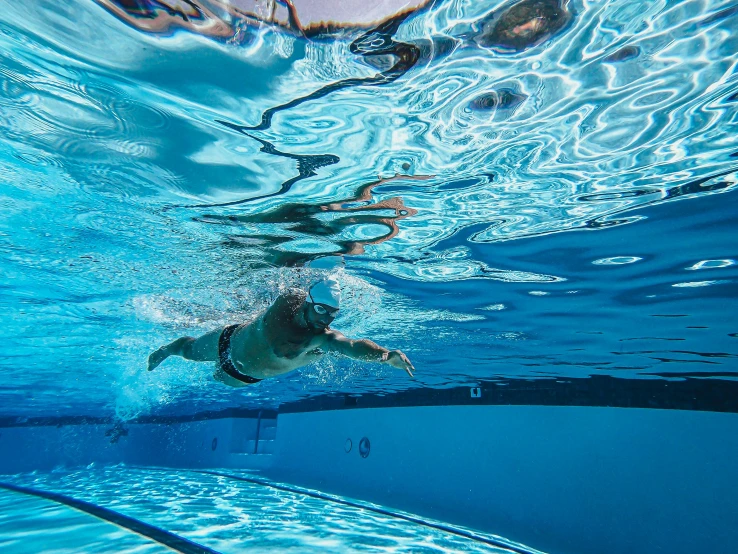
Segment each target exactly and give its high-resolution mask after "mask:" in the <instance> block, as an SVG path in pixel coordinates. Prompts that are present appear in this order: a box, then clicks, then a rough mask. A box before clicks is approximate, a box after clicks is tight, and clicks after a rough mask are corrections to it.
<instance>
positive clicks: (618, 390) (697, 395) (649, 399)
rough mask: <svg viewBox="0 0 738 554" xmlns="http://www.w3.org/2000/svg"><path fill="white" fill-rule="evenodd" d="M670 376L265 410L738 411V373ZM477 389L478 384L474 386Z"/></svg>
mask: <svg viewBox="0 0 738 554" xmlns="http://www.w3.org/2000/svg"><path fill="white" fill-rule="evenodd" d="M653 375H654V376H661V377H675V378H678V379H679V380H671V379H658V378H656V379H619V378H617V377H611V376H609V375H593V376H591V377H584V378H565V377H556V378H554V377H551V378H546V379H530V380H527V379H505V378H499V379H495V380H491V379H486V380H484V379H480V380H478V381H477V382H476V383H474V384H470V385H469V386H464V387H453V388H448V389H431V388H417V389H410V390H405V391H399V392H394V393H393V392H386V393H383V394H381V395H380V394H374V393H366V394H360V393H342V394H329V395H323V396H316V397H313V398H305V399H302V400H296V401H293V402H285V403H284V404H282V405H281V406H280V407H279V410H263V414H262V418H264V419H273V418H275V417H277V414H278V413H296V412H315V411H320V410H347V409H352V408H359V409H360V408H408V407H412V406H469V405H473V406H479V405H486V406H590V407H603V408H605V407H607V408H651V409H656V410H692V411H699V412H727V413H738V380H735V379H720V378H719V377H738V373H731V372H721V373H673V374H667V373H663V374H653ZM472 389H479V390H478V391H474V394H472ZM258 414H259V410H256V409H255V410H252V409H245V408H227V409H225V410H219V411H207V412H198V413H196V414H187V415H180V416H175V415H166V416H164V415H161V416H144V417H140V418H137V419H133V420H131V421H128V422H126V424H127V425H135V424H144V423H159V424H173V423H190V422H195V421H208V420H213V419H223V418H253V419H256V418H257V417H258ZM112 423H114V419H113V418H112V417H92V416H62V417H23V416H6V417H0V428H1V427H36V426H52V427H53V426H57V427H61V426H63V425H109V424H112Z"/></svg>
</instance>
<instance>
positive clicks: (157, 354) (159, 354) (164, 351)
mask: <svg viewBox="0 0 738 554" xmlns="http://www.w3.org/2000/svg"><path fill="white" fill-rule="evenodd" d="M168 357H169V345H167V346H162V347H161V348H160V349H159V350H155V351H154V352H152V353H151V355H150V356H149V366H148V370H149V371H153V370H154V369H156V367H157V366H158V365H159V364H160V363H162V362H163V361H164V360H166V359H167V358H168Z"/></svg>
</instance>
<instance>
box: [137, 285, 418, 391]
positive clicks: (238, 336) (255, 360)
mask: <svg viewBox="0 0 738 554" xmlns="http://www.w3.org/2000/svg"><path fill="white" fill-rule="evenodd" d="M340 301H341V289H340V287H339V285H338V282H337V281H336V280H335V279H333V278H328V279H324V280H322V281H318V282H317V283H315V284H313V285H312V286H311V287H310V290H309V291H308V292H307V293H305V292H304V291H300V290H297V289H293V290H290V291H288V292H287V293H284V294H282V295H280V296H279V297H278V298H277V299H276V300H275V301H274V303H273V304H272V305H271V306H270V307H269V308H267V310H266V311H265V312H263V313H261V314H259V315H258V316H257V317H256V318H255V319H254V320H252V321H250V322H248V323H243V324H241V325H228V326H226V327H224V328H221V329H216V330H214V331H210V332H209V333H206V334H205V335H203V336H201V337H200V338H194V337H180V338H178V339H177V340H175V341H174V342H171V343H169V344H167V345H166V346H162V347H161V348H159V349H158V350H156V351H154V352H152V353H151V355H150V356H149V362H148V370H149V371H152V370H153V369H155V368H156V367H157V366H158V365H159V364H161V363H162V362H163V361H164V360H166V359H167V358H168V357H169V356H181V357H182V358H184V359H185V360H192V361H196V362H217V364H216V366H217V367H216V370H215V373H214V375H213V377H215V380H216V381H219V382H221V383H224V384H226V385H229V386H231V387H243V386H246V385H250V384H252V383H257V382H259V381H261V380H262V379H268V378H269V377H275V376H277V375H281V374H283V373H288V372H290V371H294V370H295V369H298V368H300V367H302V366H305V365H307V364H309V363H312V362H315V361H317V360H319V359H320V358H321V357H322V356H323V355H325V354H327V353H328V352H334V353H337V354H343V355H344V356H348V357H349V358H353V359H354V360H363V361H367V362H377V363H383V364H388V365H391V366H392V367H396V368H397V369H402V370H403V371H405V372H407V374H408V375H410V377H413V371H414V370H415V368H414V367H413V364H411V363H410V360H408V359H407V356H405V354H403V353H402V352H400V351H399V350H387V349H386V348H383V347H381V346H379V345H378V344H375V343H373V342H372V341H370V340H367V339H356V340H354V339H349V338H347V337H345V336H344V335H343V334H341V333H340V332H338V331H336V330H335V329H331V328H330V324H331V322H333V320H334V319H335V317H336V315H337V314H338V310H339V304H340Z"/></svg>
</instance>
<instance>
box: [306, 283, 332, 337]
mask: <svg viewBox="0 0 738 554" xmlns="http://www.w3.org/2000/svg"><path fill="white" fill-rule="evenodd" d="M305 304H306V307H307V310H306V314H305V315H306V317H305V321H306V322H307V324H308V325H309V326H310V327H313V328H316V329H325V328H327V327H328V325H330V323H331V322H332V321H333V320H334V319H335V318H336V315H338V310H339V307H340V304H341V286H340V285H339V284H338V281H336V280H335V279H334V278H333V277H328V278H326V279H323V280H322V281H318V282H317V283H314V284H313V286H311V287H310V289H309V290H308V294H307V298H306V299H305Z"/></svg>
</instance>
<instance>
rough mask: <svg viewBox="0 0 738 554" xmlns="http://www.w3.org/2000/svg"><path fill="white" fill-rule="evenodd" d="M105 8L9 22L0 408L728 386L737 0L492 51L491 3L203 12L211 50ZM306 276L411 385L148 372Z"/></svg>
mask: <svg viewBox="0 0 738 554" xmlns="http://www.w3.org/2000/svg"><path fill="white" fill-rule="evenodd" d="M119 4H121V5H122V4H124V3H123V2H120V3H119ZM113 5H117V4H115V2H108V3H105V2H101V3H95V2H93V1H89V0H88V1H81V0H75V1H70V2H65V3H58V2H49V1H41V0H37V1H30V0H29V1H20V2H12V3H9V4H8V5H6V6H4V8H3V11H2V13H1V14H0V129H1V132H2V135H1V140H2V148H1V149H0V175H1V176H2V178H1V179H0V206H2V212H3V218H2V219H0V252H2V257H1V258H0V275H2V283H1V284H0V307H2V310H3V312H4V317H3V320H4V321H3V325H2V330H1V331H0V333H1V335H0V371H1V373H0V375H1V376H0V414H1V415H3V416H8V417H20V418H28V417H34V416H66V415H92V416H99V417H118V418H121V419H124V420H127V419H131V418H133V417H136V416H145V415H156V414H187V413H194V412H197V411H201V410H206V409H207V410H218V409H222V408H228V407H235V406H237V407H247V408H248V407H259V408H262V407H271V408H276V407H279V406H280V405H281V404H283V403H285V402H289V401H294V400H297V399H301V398H308V397H318V396H322V395H325V394H326V393H331V394H343V393H347V394H363V393H378V394H384V393H388V392H396V391H406V390H411V389H412V390H422V391H427V390H433V389H443V388H450V387H455V386H461V385H464V386H476V385H477V384H479V383H480V382H482V381H494V382H498V383H512V382H520V380H530V381H541V380H548V381H551V382H567V380H570V381H572V382H573V380H577V379H585V380H588V381H587V382H591V378H592V377H593V376H595V377H597V378H603V377H607V378H612V379H616V380H623V381H625V380H627V381H628V382H629V383H632V385H633V387H634V389H635V388H637V387H638V386H639V383H643V382H645V381H654V380H657V381H660V382H661V381H667V382H679V383H685V382H686V383H687V384H689V383H694V382H698V384H700V386H704V383H705V381H706V380H707V381H709V382H714V383H716V386H727V385H725V383H727V384H730V382H733V381H734V380H735V377H736V375H738V373H737V372H736V364H735V360H736V357H737V356H738V339H737V338H736V337H738V326H737V325H736V321H735V316H734V314H735V313H736V307H737V306H736V300H735V299H736V279H737V278H738V265H737V263H736V260H738V251H737V250H736V246H735V230H736V211H735V209H734V207H733V202H734V198H735V192H734V190H735V188H736V183H737V180H736V170H737V169H738V161H737V158H736V155H737V153H738V147H737V145H736V141H735V136H736V130H737V129H736V106H737V105H738V100H737V98H738V96H737V94H738V85H737V84H736V83H737V79H736V72H735V67H736V51H737V46H738V37H737V36H736V33H735V29H736V11H735V9H733V8H732V7H731V6H732V5H731V4H730V3H729V2H690V1H685V2H651V3H648V4H647V5H642V4H641V3H635V2H631V1H623V0H621V1H614V2H606V3H593V2H580V1H576V2H571V3H570V4H569V5H568V6H567V7H566V10H565V11H566V13H567V14H568V15H565V16H562V19H561V22H562V26H561V27H560V28H558V29H557V30H555V32H552V33H551V36H545V35H542V38H539V39H536V40H532V39H531V41H530V42H531V44H529V45H523V46H519V47H517V46H516V47H509V46H508V47H507V48H505V47H502V46H500V45H499V44H498V45H495V44H491V43H490V42H489V40H488V39H480V38H479V37H485V36H487V35H485V34H484V33H485V31H484V29H485V28H487V27H489V26H490V25H491V24H489V23H488V22H489V13H490V12H491V10H492V9H493V8H495V7H496V6H497V5H496V4H492V3H484V2H474V3H471V2H461V1H458V2H457V1H448V2H436V3H434V4H432V5H429V6H427V7H426V8H424V9H422V10H419V11H418V12H416V13H414V14H410V15H408V16H407V17H406V18H405V19H404V20H402V21H401V22H399V23H398V25H396V27H397V28H396V29H391V30H390V31H386V30H385V31H386V32H384V34H382V33H375V35H376V36H375V35H371V34H370V35H365V33H366V30H365V29H364V30H361V29H360V30H356V29H354V30H351V29H347V30H344V31H342V32H340V33H338V36H333V37H325V36H312V37H309V38H305V37H302V36H300V35H299V33H298V34H296V33H293V32H289V31H287V30H285V29H283V28H281V27H279V26H274V25H270V24H253V22H252V23H248V22H246V21H245V20H243V21H242V20H238V18H236V19H234V17H233V16H229V17H225V16H224V15H223V14H222V13H221V15H220V16H218V17H221V16H222V17H221V19H223V21H225V23H227V25H225V23H224V25H225V27H222V30H223V32H222V33H221V34H219V35H217V36H213V35H208V33H206V32H205V31H203V28H204V27H201V26H199V25H200V23H198V21H200V20H198V19H197V17H196V14H195V15H192V14H191V15H190V16H188V17H189V19H187V21H189V22H190V23H192V25H189V26H188V25H185V24H184V23H186V22H187V21H185V19H184V16H182V15H181V14H180V15H177V13H178V12H177V13H174V14H173V15H172V14H170V16H171V21H173V22H174V23H172V24H171V25H169V26H168V27H166V28H162V29H161V30H160V32H153V31H151V29H149V28H147V27H146V26H145V25H144V24H145V23H146V22H147V21H148V22H151V21H153V20H152V19H151V17H148V16H145V14H143V12H141V13H138V15H135V16H131V17H129V18H128V21H126V20H125V18H123V17H122V16H121V15H120V13H116V12H114V10H112V8H111V6H113ZM141 5H143V3H142V4H141ZM151 5H153V4H151ZM193 5H194V4H193ZM105 6H107V8H106V7H105ZM190 6H192V5H190ZM152 9H153V8H152ZM162 9H163V8H159V10H160V12H161V10H162ZM187 9H190V8H187ZM192 9H194V8H192ZM216 11H217V10H216ZM152 13H153V12H152ZM157 13H158V12H157ZM162 13H163V12H162ZM218 13H220V12H218ZM216 15H217V14H216ZM147 17H148V19H147ZM213 17H215V16H213ZM215 18H216V19H217V17H215ZM157 21H158V20H157ZM177 21H179V23H177ZM537 21H538V20H534V21H533V24H532V25H533V26H534V27H535V26H537V25H539V22H537ZM193 22H194V23H193ZM175 23H176V24H175ZM195 23H197V24H195ZM203 25H204V23H203ZM218 28H219V29H221V27H218ZM147 29H148V30H147ZM208 29H212V27H208ZM229 33H230V34H229ZM520 33H522V34H523V35H525V33H527V31H525V32H522V31H521V32H520ZM367 36H368V37H369V38H366V37H367ZM362 37H364V38H362ZM490 40H491V39H490ZM503 46H504V45H503ZM372 49H373V50H372ZM367 52H369V53H368V54H367ZM398 60H400V61H398ZM403 60H404V61H403ZM400 62H402V63H400ZM400 66H401V67H400ZM398 67H399V69H398ZM265 114H267V116H265ZM325 266H338V267H339V268H340V269H339V270H338V273H337V274H338V276H339V279H340V281H341V282H342V284H343V286H344V295H345V303H344V307H343V309H342V311H341V315H340V317H339V318H338V319H337V320H336V322H335V324H334V327H336V328H337V329H339V330H341V331H343V332H344V333H345V334H346V335H348V336H351V337H367V338H371V339H372V340H374V341H376V342H377V343H379V344H381V345H384V346H387V347H389V348H399V349H402V350H403V351H405V352H406V353H407V355H408V356H409V357H410V359H411V360H412V361H413V363H414V364H415V366H416V368H417V374H416V379H415V380H410V379H407V378H406V376H405V375H404V374H402V373H401V372H398V371H395V370H393V369H391V368H386V367H384V366H371V365H367V364H361V363H356V362H351V361H347V360H345V359H339V358H325V359H324V360H322V361H321V362H319V363H317V364H314V365H313V366H310V367H307V368H304V369H302V370H299V371H298V372H296V373H293V374H288V375H285V376H282V377H280V378H277V379H272V380H268V381H265V382H262V383H260V384H259V385H257V386H253V387H247V388H245V389H239V390H231V389H228V388H225V387H223V386H221V385H219V384H217V383H215V382H214V381H213V380H212V377H211V373H212V367H209V366H207V364H193V363H187V362H184V361H181V360H168V361H167V362H166V363H165V365H163V366H162V367H161V369H160V370H157V371H156V372H154V373H151V374H148V373H146V372H145V371H144V366H145V360H146V357H147V355H148V353H149V352H150V351H151V350H152V349H153V348H156V347H158V346H160V345H161V344H163V343H165V342H168V341H170V340H172V339H174V338H176V337H177V336H180V335H183V334H192V335H196V334H200V333H204V332H206V331H208V330H211V329H213V328H215V327H218V326H222V325H224V324H226V323H229V322H238V321H241V320H243V319H245V318H247V317H249V316H250V315H251V314H253V313H255V312H256V311H258V310H259V309H261V308H263V307H264V306H266V305H267V304H268V302H269V301H270V300H271V299H273V298H274V297H275V296H276V295H277V294H278V293H279V291H280V290H282V289H283V288H284V287H286V286H288V285H292V284H302V285H305V284H307V283H309V282H310V281H311V280H312V279H313V278H315V277H316V276H319V275H322V274H323V273H324V272H325V270H324V269H321V267H325ZM206 366H207V367H206ZM608 382H609V381H608ZM618 382H621V381H618ZM708 384H709V383H708ZM730 390H732V389H730ZM657 400H659V401H663V402H666V403H668V402H670V401H671V400H672V399H671V398H670V397H668V394H667V395H666V396H665V397H661V398H657ZM591 402H592V403H595V404H596V403H597V402H598V401H597V400H596V399H594V400H591Z"/></svg>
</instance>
